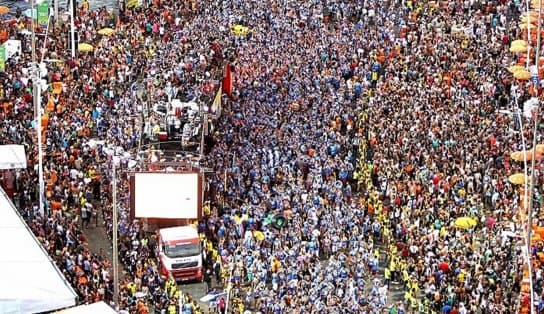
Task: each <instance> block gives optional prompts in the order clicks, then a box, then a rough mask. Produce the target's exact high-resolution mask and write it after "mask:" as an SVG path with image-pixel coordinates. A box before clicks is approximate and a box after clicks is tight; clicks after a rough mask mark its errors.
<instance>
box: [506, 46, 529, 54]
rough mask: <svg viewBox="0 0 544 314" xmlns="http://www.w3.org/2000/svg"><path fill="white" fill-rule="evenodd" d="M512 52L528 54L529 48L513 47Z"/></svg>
mask: <svg viewBox="0 0 544 314" xmlns="http://www.w3.org/2000/svg"><path fill="white" fill-rule="evenodd" d="M510 52H515V53H520V52H527V46H519V45H518V46H511V47H510Z"/></svg>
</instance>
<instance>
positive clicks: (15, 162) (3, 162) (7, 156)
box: [0, 145, 26, 170]
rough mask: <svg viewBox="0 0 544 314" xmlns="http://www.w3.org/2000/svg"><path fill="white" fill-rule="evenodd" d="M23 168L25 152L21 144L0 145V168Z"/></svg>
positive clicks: (24, 165) (24, 166)
mask: <svg viewBox="0 0 544 314" xmlns="http://www.w3.org/2000/svg"><path fill="white" fill-rule="evenodd" d="M25 168H26V154H25V147H24V146H23V145H0V170H4V169H25Z"/></svg>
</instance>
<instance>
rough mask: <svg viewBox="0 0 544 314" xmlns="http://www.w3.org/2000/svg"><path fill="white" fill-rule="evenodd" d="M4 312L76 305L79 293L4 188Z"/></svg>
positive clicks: (0, 257)
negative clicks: (37, 237) (57, 265)
mask: <svg viewBox="0 0 544 314" xmlns="http://www.w3.org/2000/svg"><path fill="white" fill-rule="evenodd" d="M0 239H1V240H0V252H2V253H1V254H0V278H2V280H0V313H3V314H8V313H42V312H50V311H55V310H58V309H63V308H67V307H70V306H74V305H75V304H76V300H77V294H76V293H75V291H74V289H73V288H72V287H71V286H70V284H69V283H68V282H67V281H66V279H65V278H64V276H63V275H62V273H61V272H60V271H59V269H58V268H57V267H56V265H55V264H54V262H53V261H52V260H51V258H50V257H49V255H48V254H47V252H46V251H45V250H44V249H43V247H42V246H41V244H40V243H39V242H38V239H36V237H35V236H34V235H33V234H32V231H31V230H30V229H29V228H28V226H27V225H26V223H25V222H24V220H23V219H22V217H21V216H20V215H19V213H18V211H17V209H16V208H15V206H14V205H13V203H12V202H11V200H9V198H8V196H7V195H6V193H5V192H4V190H2V189H1V188H0Z"/></svg>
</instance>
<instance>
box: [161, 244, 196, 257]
mask: <svg viewBox="0 0 544 314" xmlns="http://www.w3.org/2000/svg"><path fill="white" fill-rule="evenodd" d="M164 253H165V254H166V255H167V256H168V257H189V256H195V255H199V254H200V244H198V243H185V244H178V245H167V246H166V247H165V252H164Z"/></svg>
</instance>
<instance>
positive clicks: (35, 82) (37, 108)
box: [30, 0, 45, 216]
mask: <svg viewBox="0 0 544 314" xmlns="http://www.w3.org/2000/svg"><path fill="white" fill-rule="evenodd" d="M39 2H41V1H39ZM39 2H38V3H39ZM34 10H35V3H34V0H30V12H31V13H30V15H31V19H30V26H31V27H32V38H31V42H32V46H31V49H32V52H31V53H32V64H31V77H32V105H33V107H34V113H35V114H34V115H35V117H36V137H37V140H38V190H39V194H38V201H39V205H38V209H39V212H40V215H42V216H44V214H45V210H44V202H45V200H44V194H45V183H44V180H43V147H42V117H41V115H42V106H41V94H42V91H41V85H40V79H41V76H40V73H39V67H38V64H37V63H36V27H35V25H34Z"/></svg>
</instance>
